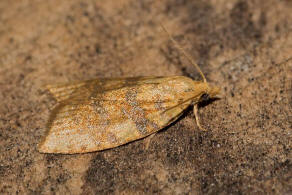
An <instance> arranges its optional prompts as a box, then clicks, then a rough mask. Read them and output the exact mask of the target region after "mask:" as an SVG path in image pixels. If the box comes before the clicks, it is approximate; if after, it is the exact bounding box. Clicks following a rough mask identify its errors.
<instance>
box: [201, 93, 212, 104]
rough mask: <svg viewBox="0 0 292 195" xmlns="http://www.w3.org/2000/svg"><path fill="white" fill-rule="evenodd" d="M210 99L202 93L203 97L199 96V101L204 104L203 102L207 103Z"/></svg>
mask: <svg viewBox="0 0 292 195" xmlns="http://www.w3.org/2000/svg"><path fill="white" fill-rule="evenodd" d="M209 99H210V96H209V94H207V93H204V94H203V95H201V97H200V101H202V102H204V101H208V100H209Z"/></svg>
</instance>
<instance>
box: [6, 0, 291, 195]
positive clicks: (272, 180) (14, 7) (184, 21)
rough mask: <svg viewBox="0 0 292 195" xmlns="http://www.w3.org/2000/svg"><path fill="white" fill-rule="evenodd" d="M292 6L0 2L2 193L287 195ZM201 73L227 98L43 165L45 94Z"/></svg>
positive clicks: (272, 1)
mask: <svg viewBox="0 0 292 195" xmlns="http://www.w3.org/2000/svg"><path fill="white" fill-rule="evenodd" d="M291 12H292V3H291V1H288V0H283V1H279V0H259V1H244V0H242V1H240V0H235V1H230V0H221V1H217V0H211V1H204V0H196V1H191V0H189V1H184V0H169V1H155V0H147V1H146V0H145V1H134V0H120V1H116V0H107V1H101V0H100V1H91V0H88V1H81V0H79V1H78V0H76V1H58V0H51V1H36V0H35V1H28V0H27V1H8V0H2V1H1V2H0V46H1V47H0V102H1V104H0V146H1V147H0V154H1V155H0V193H1V194H16V193H19V194H24V193H25V194H40V193H42V194H54V193H57V194H89V193H103V194H109V193H115V194H142V193H148V194H150V193H158V194H188V193H190V194H218V193H223V194H230V193H232V194H252V193H254V194H255V193H257V194H266V193H273V194H290V193H292V130H291V129H292V125H291V124H292V114H291V113H292V112H291V110H292V89H291V86H292V32H291V30H292V22H291V21H292V15H291ZM159 22H162V23H164V25H165V26H166V27H167V28H168V30H169V31H170V32H171V33H172V34H173V35H174V37H175V38H176V40H178V41H179V42H180V44H181V45H183V46H184V47H185V48H186V49H187V50H188V52H189V53H190V54H191V55H192V56H193V57H194V59H195V60H196V62H198V63H199V65H200V66H201V68H202V70H203V72H204V73H205V74H206V76H207V78H208V80H209V82H211V83H213V84H216V85H219V86H221V87H222V95H221V96H222V98H221V99H220V100H216V101H213V102H211V103H210V104H208V105H203V106H202V107H201V109H200V116H201V120H202V125H203V126H204V127H205V128H206V129H208V131H207V132H202V131H200V130H199V129H198V128H197V126H196V123H195V120H194V116H193V113H192V112H191V110H188V111H187V112H186V114H185V115H184V116H183V117H181V118H180V119H179V120H178V121H177V122H176V123H174V124H173V125H170V126H169V127H167V128H166V129H164V130H162V131H161V132H160V133H158V134H157V135H156V136H155V137H154V138H153V139H152V140H151V144H150V147H149V149H148V150H144V143H145V142H144V141H143V140H139V141H135V142H133V143H130V144H127V145H124V146H121V147H118V148H114V149H110V150H106V151H103V152H94V153H89V154H79V155H54V154H50V155H47V154H40V153H39V152H38V151H37V150H36V146H37V143H38V142H39V141H40V139H41V138H42V136H43V135H44V134H45V131H46V122H47V120H48V118H49V114H50V111H51V110H52V109H53V108H54V106H55V105H56V101H55V100H53V98H52V97H51V96H50V95H49V94H48V93H47V92H46V91H45V90H44V88H43V86H44V85H46V84H51V83H58V82H67V81H73V80H84V79H91V78H97V77H130V76H149V75H157V76H158V75H159V76H167V75H184V76H189V77H192V78H194V79H198V78H199V77H198V74H197V73H196V70H195V69H194V68H193V67H192V66H191V65H190V64H189V63H188V62H187V61H186V60H185V58H184V57H183V56H182V55H181V54H180V53H179V52H178V51H177V50H176V49H175V48H174V46H173V44H172V43H171V42H170V41H169V40H168V38H167V36H166V35H165V33H164V32H163V31H162V30H161V28H160V26H159Z"/></svg>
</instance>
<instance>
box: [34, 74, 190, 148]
mask: <svg viewBox="0 0 292 195" xmlns="http://www.w3.org/2000/svg"><path fill="white" fill-rule="evenodd" d="M100 81H101V80H98V82H96V81H90V84H89V85H88V83H86V82H85V84H83V83H82V84H81V85H79V86H78V87H77V85H76V84H74V86H73V87H72V86H71V87H68V86H65V88H67V89H74V90H73V91H70V90H69V93H67V95H63V94H66V93H65V92H62V93H61V92H60V91H62V90H59V92H57V94H62V95H61V96H58V97H66V98H59V99H60V100H61V99H63V100H62V101H61V103H60V104H59V106H57V107H56V108H55V109H54V111H53V113H52V115H51V118H50V121H49V124H48V133H47V136H46V137H45V138H44V140H43V141H42V142H41V143H40V145H39V151H40V152H44V153H84V152H91V151H98V150H103V149H107V148H113V147H116V146H119V145H122V144H125V143H128V142H130V141H133V140H136V139H140V138H143V137H145V136H147V135H150V134H152V133H154V132H156V131H158V130H160V129H161V128H163V127H165V126H167V125H169V124H170V123H171V122H173V121H174V120H176V119H177V118H178V117H179V116H180V115H181V114H182V112H183V110H184V109H186V108H187V107H188V106H189V105H190V104H191V100H189V99H188V98H189V97H191V94H192V93H191V92H192V88H191V85H192V84H193V83H192V82H191V81H190V79H186V77H142V78H130V79H118V80H113V79H110V80H102V82H101V83H103V86H100V85H101V84H100ZM87 82H88V81H87ZM94 82H95V83H94ZM93 83H94V85H95V86H92V85H93ZM96 83H98V86H97V88H95V87H96ZM101 87H102V88H101ZM60 89H61V88H60ZM99 90H100V91H99ZM65 91H66V90H65Z"/></svg>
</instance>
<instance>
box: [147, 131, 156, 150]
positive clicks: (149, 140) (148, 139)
mask: <svg viewBox="0 0 292 195" xmlns="http://www.w3.org/2000/svg"><path fill="white" fill-rule="evenodd" d="M155 135H156V133H153V134H151V135H149V136H148V137H146V138H145V145H144V149H146V150H148V148H149V145H150V142H151V139H152V138H153V137H154V136H155Z"/></svg>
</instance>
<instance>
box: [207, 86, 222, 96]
mask: <svg viewBox="0 0 292 195" xmlns="http://www.w3.org/2000/svg"><path fill="white" fill-rule="evenodd" d="M219 93H220V88H219V87H217V86H208V91H207V92H206V94H208V95H209V97H210V98H214V97H216V96H217V95H219Z"/></svg>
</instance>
